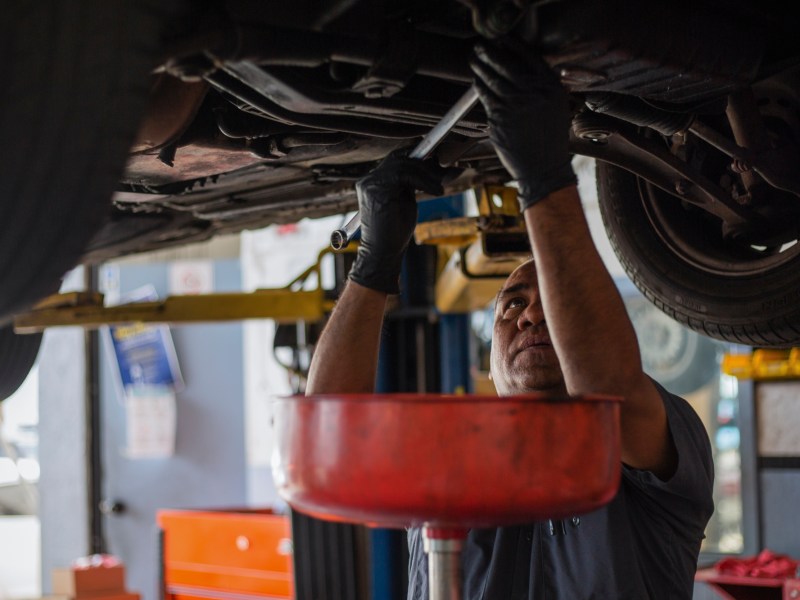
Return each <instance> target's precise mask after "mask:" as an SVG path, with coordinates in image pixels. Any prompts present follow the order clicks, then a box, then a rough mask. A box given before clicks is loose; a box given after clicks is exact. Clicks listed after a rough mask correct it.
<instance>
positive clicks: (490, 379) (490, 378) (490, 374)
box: [488, 371, 494, 381]
mask: <svg viewBox="0 0 800 600" xmlns="http://www.w3.org/2000/svg"><path fill="white" fill-rule="evenodd" d="M488 375H489V381H494V377H492V372H491V371H489V374H488Z"/></svg>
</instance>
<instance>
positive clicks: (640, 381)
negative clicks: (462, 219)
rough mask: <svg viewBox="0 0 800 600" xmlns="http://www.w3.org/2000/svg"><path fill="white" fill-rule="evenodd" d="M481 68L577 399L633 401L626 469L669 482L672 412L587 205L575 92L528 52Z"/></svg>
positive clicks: (483, 62) (625, 415) (500, 54)
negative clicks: (576, 137)
mask: <svg viewBox="0 0 800 600" xmlns="http://www.w3.org/2000/svg"><path fill="white" fill-rule="evenodd" d="M472 68H473V71H474V72H475V74H476V76H477V80H476V85H477V87H478V91H479V93H480V97H481V101H482V102H483V105H484V107H485V108H486V110H487V113H488V114H489V120H490V123H491V126H492V129H491V136H492V141H493V142H494V145H495V148H496V149H497V152H498V155H499V156H500V159H501V160H502V161H503V163H504V165H505V166H506V168H507V170H508V171H509V173H510V174H511V175H512V177H513V178H514V179H515V180H517V182H518V184H519V188H520V191H519V200H520V208H521V209H522V210H523V215H524V218H525V223H526V226H527V229H528V234H529V238H530V242H531V246H532V250H533V256H534V260H535V263H536V273H537V275H538V283H539V291H540V293H541V298H542V304H543V309H544V315H545V320H546V323H547V327H548V330H549V332H550V336H551V338H552V341H553V345H554V347H555V350H556V354H557V356H558V359H559V363H560V365H561V369H562V371H563V374H564V379H565V384H566V387H567V391H568V393H570V394H593V393H595V394H596V393H606V394H613V395H619V396H622V397H624V399H625V401H624V403H623V406H622V411H621V415H622V416H621V420H622V423H621V424H622V458H623V461H624V462H626V463H627V464H629V465H631V466H633V467H636V468H641V469H648V470H652V471H653V472H655V473H656V474H657V475H663V476H667V475H669V474H670V473H671V472H672V470H673V468H674V464H675V461H676V456H675V450H674V448H673V446H672V443H671V438H670V435H669V430H668V426H667V419H666V412H665V409H664V405H663V402H662V400H661V397H660V394H659V393H658V390H657V389H656V387H655V385H654V384H653V382H652V381H651V380H650V379H649V378H648V377H647V376H646V375H645V373H644V372H643V370H642V366H641V357H640V354H639V347H638V343H637V340H636V335H635V333H634V329H633V325H632V324H631V322H630V320H629V318H628V315H627V312H626V310H625V306H624V304H623V302H622V298H621V297H620V295H619V292H618V291H617V289H616V286H615V285H614V282H613V280H612V279H611V276H610V275H609V273H608V271H607V270H606V268H605V265H604V264H603V262H602V260H601V258H600V255H599V254H598V252H597V249H596V248H595V246H594V243H593V242H592V239H591V235H590V231H589V227H588V224H587V222H586V218H585V215H584V213H583V209H582V206H581V202H580V197H579V196H578V191H577V187H576V183H577V181H576V177H575V174H574V172H573V170H572V166H571V155H570V153H569V148H568V143H569V137H568V136H569V128H570V124H571V111H570V110H569V104H568V96H567V93H566V91H565V90H564V88H563V87H562V86H561V83H560V82H559V80H558V78H557V76H556V75H555V73H553V71H552V70H551V69H550V67H549V66H548V65H547V64H546V63H545V62H544V60H543V59H542V58H541V57H539V56H537V55H536V53H535V51H534V50H533V49H530V48H524V47H522V46H521V45H517V44H513V45H512V44H504V45H502V46H500V45H496V44H495V45H486V46H483V47H479V48H478V49H477V50H476V53H475V58H474V59H473V61H472Z"/></svg>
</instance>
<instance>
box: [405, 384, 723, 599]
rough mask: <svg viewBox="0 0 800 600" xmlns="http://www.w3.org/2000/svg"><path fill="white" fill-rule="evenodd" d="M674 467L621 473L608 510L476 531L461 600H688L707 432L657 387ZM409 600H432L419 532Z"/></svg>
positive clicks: (413, 543) (705, 506)
mask: <svg viewBox="0 0 800 600" xmlns="http://www.w3.org/2000/svg"><path fill="white" fill-rule="evenodd" d="M658 389H659V391H660V392H661V396H662V398H663V400H664V405H665V407H666V411H667V419H668V422H669V429H670V433H671V434H672V439H673V441H674V443H675V448H676V449H677V452H678V466H677V470H676V471H675V473H674V474H673V476H672V477H671V478H670V479H669V480H668V481H662V480H660V479H659V478H658V477H656V476H655V475H653V474H652V473H650V472H648V471H640V470H637V469H632V468H630V467H628V466H626V465H623V466H622V480H621V483H620V489H619V492H618V493H617V495H616V496H615V497H614V499H613V500H612V501H611V502H610V503H609V504H607V505H606V506H604V507H602V508H600V509H598V510H596V511H594V512H591V513H588V514H585V515H579V516H576V517H573V518H571V519H562V520H560V521H544V522H538V523H534V524H532V525H525V526H519V527H501V528H497V529H473V530H471V531H470V532H469V537H468V539H467V541H466V543H465V544H464V549H463V551H462V556H461V558H462V565H463V574H464V591H463V598H464V600H556V599H558V600H589V599H593V600H595V599H596V600H599V599H608V600H656V599H658V600H661V599H665V600H666V599H670V600H672V599H678V600H683V599H690V598H691V597H692V588H693V581H694V574H695V571H696V568H697V557H698V553H699V552H700V543H701V541H702V539H703V537H704V531H705V527H706V525H707V523H708V520H709V518H710V517H711V514H712V513H713V511H714V503H713V500H712V488H713V481H714V465H713V462H712V457H711V446H710V444H709V441H708V435H707V433H706V430H705V428H704V427H703V424H702V422H701V421H700V419H699V417H698V416H697V414H696V413H695V411H694V410H693V409H692V407H691V406H689V404H688V403H687V402H686V401H685V400H684V399H682V398H679V397H677V396H674V395H672V394H670V393H669V392H667V391H666V390H664V389H663V388H662V387H661V386H658ZM408 544H409V551H410V564H409V586H408V598H409V600H428V564H427V556H426V555H425V552H424V550H423V548H422V533H421V531H420V530H419V529H410V530H409V532H408Z"/></svg>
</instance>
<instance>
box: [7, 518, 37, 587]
mask: <svg viewBox="0 0 800 600" xmlns="http://www.w3.org/2000/svg"><path fill="white" fill-rule="evenodd" d="M40 539H41V538H40V535H39V519H38V517H35V516H20V517H17V516H0V600H17V599H22V598H38V597H39V596H40V595H41V579H40V566H39V565H40V550H41V549H40Z"/></svg>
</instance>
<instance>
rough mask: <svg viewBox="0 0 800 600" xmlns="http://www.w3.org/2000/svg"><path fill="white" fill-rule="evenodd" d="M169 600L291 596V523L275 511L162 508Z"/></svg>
mask: <svg viewBox="0 0 800 600" xmlns="http://www.w3.org/2000/svg"><path fill="white" fill-rule="evenodd" d="M157 521H158V526H159V528H160V529H161V539H162V555H161V570H162V573H161V575H162V585H163V591H164V598H165V600H208V599H209V598H219V599H223V600H229V599H233V598H235V599H237V600H245V599H248V598H252V599H254V600H273V599H278V598H293V597H294V590H293V587H294V584H293V573H292V540H291V521H290V518H289V516H288V515H281V514H276V513H274V512H273V511H271V510H268V509H266V510H250V509H244V510H209V511H198V510H161V511H159V512H158V514H157Z"/></svg>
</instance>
